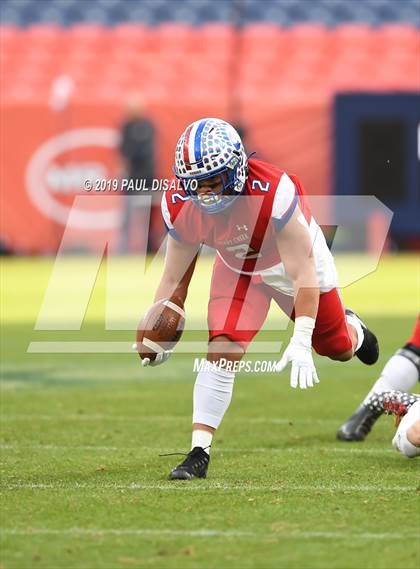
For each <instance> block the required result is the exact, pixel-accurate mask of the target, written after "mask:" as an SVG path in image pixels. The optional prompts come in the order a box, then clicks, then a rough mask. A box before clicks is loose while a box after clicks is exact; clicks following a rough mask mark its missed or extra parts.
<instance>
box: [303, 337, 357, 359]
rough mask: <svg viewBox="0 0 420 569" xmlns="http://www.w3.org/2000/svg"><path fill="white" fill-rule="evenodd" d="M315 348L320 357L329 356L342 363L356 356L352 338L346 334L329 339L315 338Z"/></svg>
mask: <svg viewBox="0 0 420 569" xmlns="http://www.w3.org/2000/svg"><path fill="white" fill-rule="evenodd" d="M313 348H314V350H315V351H316V353H317V354H319V355H320V356H327V357H328V358H330V359H332V360H338V361H340V362H346V361H348V360H350V359H351V358H352V357H353V355H354V352H353V345H352V341H351V338H350V336H348V335H344V334H342V335H336V336H333V337H329V338H322V337H320V338H314V340H313Z"/></svg>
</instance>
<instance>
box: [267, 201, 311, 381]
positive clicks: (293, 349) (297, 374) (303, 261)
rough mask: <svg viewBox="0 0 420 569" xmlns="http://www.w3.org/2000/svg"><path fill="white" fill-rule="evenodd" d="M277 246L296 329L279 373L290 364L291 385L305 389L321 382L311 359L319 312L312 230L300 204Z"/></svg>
mask: <svg viewBox="0 0 420 569" xmlns="http://www.w3.org/2000/svg"><path fill="white" fill-rule="evenodd" d="M276 242H277V248H278V251H279V254H280V257H281V259H282V262H283V263H284V266H285V269H286V273H287V274H288V275H289V277H290V278H291V279H292V281H293V288H294V293H295V306H294V308H295V328H294V332H293V336H292V338H291V340H290V343H289V345H288V346H287V348H286V350H285V352H284V354H283V356H282V358H281V360H280V362H279V363H278V366H277V370H278V371H282V370H283V369H284V368H285V367H286V366H287V365H288V363H289V362H290V363H291V364H292V371H291V380H290V385H291V386H292V387H294V388H295V387H297V386H298V385H299V387H301V388H302V389H306V387H313V385H314V383H318V382H319V379H318V375H317V373H316V369H315V365H314V362H313V358H312V333H313V330H314V328H315V320H316V315H317V312H318V304H319V286H318V281H317V276H316V268H315V261H314V257H313V252H312V241H311V237H310V233H309V229H308V226H307V223H306V221H305V218H304V216H303V214H302V212H301V210H300V208H299V205H298V204H296V205H295V206H294V211H293V213H292V214H291V216H290V218H289V219H288V221H287V222H286V223H285V224H284V226H283V227H282V228H281V230H280V231H278V232H277V237H276Z"/></svg>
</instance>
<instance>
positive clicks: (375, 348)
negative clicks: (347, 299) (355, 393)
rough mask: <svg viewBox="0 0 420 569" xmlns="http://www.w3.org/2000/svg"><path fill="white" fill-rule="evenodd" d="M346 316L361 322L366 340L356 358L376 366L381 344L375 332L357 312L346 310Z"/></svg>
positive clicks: (364, 339)
mask: <svg viewBox="0 0 420 569" xmlns="http://www.w3.org/2000/svg"><path fill="white" fill-rule="evenodd" d="M346 314H348V315H349V316H350V315H351V316H355V317H356V318H357V319H358V320H359V322H360V324H361V326H362V328H363V333H364V338H363V342H362V345H361V346H360V348H359V349H358V350H357V352H356V356H357V357H358V358H359V360H360V361H361V362H363V363H364V364H366V365H368V366H371V365H373V364H376V362H377V361H378V358H379V344H378V339H377V337H376V336H375V334H374V333H373V332H371V331H370V330H369V328H368V327H367V326H366V325H365V324H364V322H363V321H362V320H361V319H360V318H359V317H358V316H357V314H356V313H355V312H353V310H350V309H349V308H346ZM356 412H357V411H356ZM369 430H370V429H369Z"/></svg>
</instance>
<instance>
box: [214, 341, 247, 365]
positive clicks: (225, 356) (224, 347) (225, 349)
mask: <svg viewBox="0 0 420 569" xmlns="http://www.w3.org/2000/svg"><path fill="white" fill-rule="evenodd" d="M244 353H245V349H244V348H243V347H242V346H241V345H240V344H238V343H237V342H233V341H232V340H230V339H229V338H228V337H227V336H217V337H216V338H213V339H212V340H211V341H210V342H209V347H208V352H207V359H208V361H209V362H214V363H219V362H221V361H226V362H236V361H239V360H240V359H242V356H243V355H244Z"/></svg>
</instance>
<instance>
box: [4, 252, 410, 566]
mask: <svg viewBox="0 0 420 569" xmlns="http://www.w3.org/2000/svg"><path fill="white" fill-rule="evenodd" d="M113 262H114V269H115V268H117V270H116V271H113V273H112V275H111V279H112V286H111V288H112V290H111V293H110V295H109V296H107V298H106V295H105V291H106V286H107V285H106V283H107V271H109V267H107V266H106V265H105V264H103V266H102V267H101V269H100V271H99V274H98V275H97V278H96V287H95V290H94V291H93V294H92V296H91V297H89V298H90V302H89V305H88V308H87V313H86V316H85V318H84V320H83V323H82V326H81V330H77V329H75V330H72V331H67V330H54V329H53V326H54V323H57V322H59V321H60V318H62V317H63V314H64V315H65V316H66V318H71V317H72V316H73V315H74V306H76V305H77V302H75V301H74V299H73V298H72V296H71V294H72V291H73V295H74V291H75V290H77V287H78V283H80V282H81V281H80V279H82V276H83V274H87V273H89V271H91V269H92V263H93V261H92V260H91V259H88V258H68V259H65V261H64V266H63V267H62V269H63V273H62V274H61V276H62V277H63V280H61V281H60V283H61V285H60V286H62V287H63V288H62V298H61V311H60V310H59V308H60V306H59V305H56V306H58V308H56V311H55V312H54V313H51V314H50V316H51V319H50V323H51V328H52V329H50V330H46V329H44V330H41V329H40V330H34V329H33V328H34V325H35V322H36V319H37V317H38V314H39V310H40V307H41V305H42V301H43V298H44V293H45V290H46V286H47V284H48V280H49V277H50V275H51V271H52V261H51V260H50V259H39V260H35V259H3V260H2V266H1V269H2V311H1V312H2V326H3V329H2V335H1V351H2V354H1V355H2V391H1V439H0V448H1V456H2V467H1V469H2V477H1V478H2V481H1V486H2V516H1V563H0V567H1V569H13V568H16V569H26V568H32V567H42V568H51V569H52V568H55V567H59V568H86V567H92V568H95V569H96V568H104V569H109V568H114V567H115V568H117V567H118V568H120V567H121V568H124V567H125V568H126V567H142V568H143V567H144V568H159V569H160V568H164V569H166V568H178V567H185V568H199V569H201V568H203V569H204V568H220V567H229V568H242V567H244V568H258V569H259V568H273V569H274V568H280V567H281V568H289V567H290V568H294V569H301V568H304V569H312V568H313V569H318V568H319V569H321V568H324V567H325V568H331V569H341V568H342V569H351V568H354V567H357V568H371V569H376V568H384V569H385V568H413V569H414V568H417V567H418V566H419V563H420V551H419V542H418V535H419V530H420V524H419V518H418V490H419V488H418V473H419V461H418V460H414V461H409V460H406V459H404V458H403V457H401V456H399V455H397V454H396V453H395V452H393V451H392V449H391V448H390V440H391V437H392V435H393V433H394V427H393V421H392V419H391V418H382V419H380V421H379V423H378V425H377V427H376V428H375V430H374V431H373V433H372V435H371V437H370V438H369V439H368V440H367V441H366V442H365V443H361V444H351V445H346V444H343V443H339V442H338V441H336V439H335V432H336V430H337V428H338V426H339V425H340V423H341V422H342V420H344V419H345V418H347V416H348V414H349V413H351V412H352V410H353V409H354V407H355V406H356V405H357V404H358V403H359V402H360V399H361V397H362V396H363V395H364V394H365V393H366V391H367V390H368V388H369V387H370V385H371V383H372V382H373V380H374V379H375V377H377V375H378V373H379V372H380V369H381V367H382V366H383V364H384V363H385V361H386V360H387V358H388V357H389V356H390V355H391V354H392V353H393V352H394V351H395V350H396V349H397V348H398V347H400V346H401V345H402V344H403V343H404V342H405V341H406V339H407V337H408V335H409V334H410V333H411V329H412V326H413V324H414V318H415V312H416V309H418V300H419V298H418V290H419V286H418V285H419V265H418V260H417V259H416V257H414V256H398V257H396V256H389V257H385V258H384V259H382V260H381V262H380V265H379V267H378V269H377V270H376V271H375V272H373V273H372V274H370V275H369V276H367V277H366V278H364V279H362V280H360V281H358V282H357V283H355V284H354V285H351V286H350V287H347V288H346V289H344V291H343V294H344V297H345V299H346V303H347V304H348V305H349V306H351V307H352V308H354V309H355V310H357V311H358V312H359V313H360V314H361V315H363V316H365V315H366V316H367V317H368V321H369V324H370V325H371V326H372V328H373V329H374V330H375V331H377V333H378V336H379V337H380V341H381V348H382V352H381V358H380V362H379V363H378V364H377V365H376V366H374V367H373V368H366V367H365V366H363V365H362V364H360V362H358V361H352V362H349V363H347V364H340V363H337V362H331V361H329V360H326V359H321V358H318V357H317V358H316V365H317V367H318V370H319V375H320V379H321V383H320V385H319V386H317V387H316V388H315V389H314V390H310V391H308V392H299V391H294V390H292V389H290V387H289V385H288V383H289V378H288V374H287V373H286V374H282V375H280V376H275V375H274V374H261V375H258V376H255V375H254V374H240V375H239V376H238V377H237V380H236V387H235V392H234V399H233V402H232V405H231V408H230V409H229V412H228V415H227V416H226V419H225V422H224V424H223V426H222V427H221V429H220V431H219V433H218V435H217V437H216V438H215V443H214V449H213V451H212V464H211V466H210V471H209V477H208V479H207V480H199V481H193V482H192V483H190V484H188V483H187V484H183V483H171V482H169V481H167V479H166V477H167V474H168V472H169V470H170V468H171V467H172V466H173V465H174V464H176V463H177V462H178V461H179V460H180V458H181V457H178V456H172V457H160V456H159V454H163V453H171V452H177V451H180V452H182V451H186V450H188V444H189V429H190V414H191V390H192V385H193V382H194V374H193V373H192V361H191V356H190V355H188V354H185V353H178V354H175V355H174V356H173V357H172V359H171V360H170V362H168V363H167V364H165V365H164V366H161V367H159V368H156V369H154V370H150V369H149V370H143V369H142V368H140V366H139V365H138V361H137V359H136V356H134V355H132V354H126V353H108V354H107V353H102V354H80V353H72V354H59V353H56V354H47V353H43V354H41V353H40V354H34V353H27V352H26V350H27V347H28V345H29V343H30V342H31V341H32V342H33V341H44V340H47V341H61V342H64V343H65V342H67V341H70V340H71V341H82V342H83V341H94V340H97V341H102V342H106V341H110V340H111V341H112V340H117V341H123V342H127V343H129V342H131V340H132V332H131V331H129V330H127V328H129V326H130V324H131V323H132V322H133V321H136V320H137V317H138V315H139V313H141V310H142V309H143V308H144V307H145V306H147V305H148V303H150V301H151V299H152V296H153V287H154V286H155V284H156V281H157V278H158V274H159V271H160V270H161V262H160V260H158V261H157V262H156V264H153V263H152V264H151V265H150V271H149V273H148V275H147V278H145V279H143V280H139V281H138V282H136V280H135V279H133V278H132V275H136V274H138V273H139V266H140V265H141V263H139V261H138V260H137V259H135V258H126V259H124V258H122V259H115V260H114V261H113ZM340 262H342V263H343V264H344V266H345V265H346V264H347V266H349V264H357V263H358V264H359V265H361V264H362V263H366V259H360V258H353V257H347V258H345V257H343V258H342V259H340ZM350 269H351V267H350ZM108 275H109V273H108ZM108 278H109V277H108ZM108 284H109V281H108ZM139 284H140V285H141V288H140V289H139ZM208 284H209V260H208V259H204V260H203V261H202V262H201V263H200V266H199V270H198V274H197V276H196V279H195V281H194V282H193V284H192V286H191V296H190V299H189V303H188V305H187V312H188V316H189V321H190V322H191V323H192V325H191V329H190V330H189V331H188V332H187V333H186V339H189V340H195V339H196V338H198V339H200V340H201V341H203V340H204V339H205V329H204V327H205V317H204V316H205V315H203V311H204V307H205V304H206V303H207V289H208ZM401 286H403V287H404V290H403V291H401V293H400V294H397V291H399V290H401ZM118 292H119V294H118ZM58 300H60V299H58ZM76 300H77V299H76ZM54 302H57V299H56V300H55V301H54ZM72 303H73V304H72ZM51 306H53V305H52V304H51ZM71 307H73V308H72V310H73V314H72V310H71V309H70V308H71ZM57 310H58V312H57ZM105 315H107V318H108V321H109V322H111V323H114V324H115V323H116V324H117V325H116V326H115V328H117V329H114V330H104V316H105ZM281 319H282V317H281V316H280V315H279V314H278V313H277V312H275V311H272V312H271V314H270V318H269V322H268V324H267V327H266V329H265V331H264V332H263V333H262V334H261V337H263V338H265V339H268V340H269V341H271V342H274V341H279V342H284V341H287V338H288V336H289V335H290V328H289V329H288V330H286V331H283V330H282V331H281V332H276V331H275V328H276V327H277V326H278V322H279V321H281ZM203 323H204V326H203ZM199 355H201V354H199ZM249 357H250V358H257V357H258V353H257V352H256V353H252V354H251V355H250V356H249ZM263 357H267V358H270V359H271V358H274V354H273V355H271V356H267V355H264V356H263Z"/></svg>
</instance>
